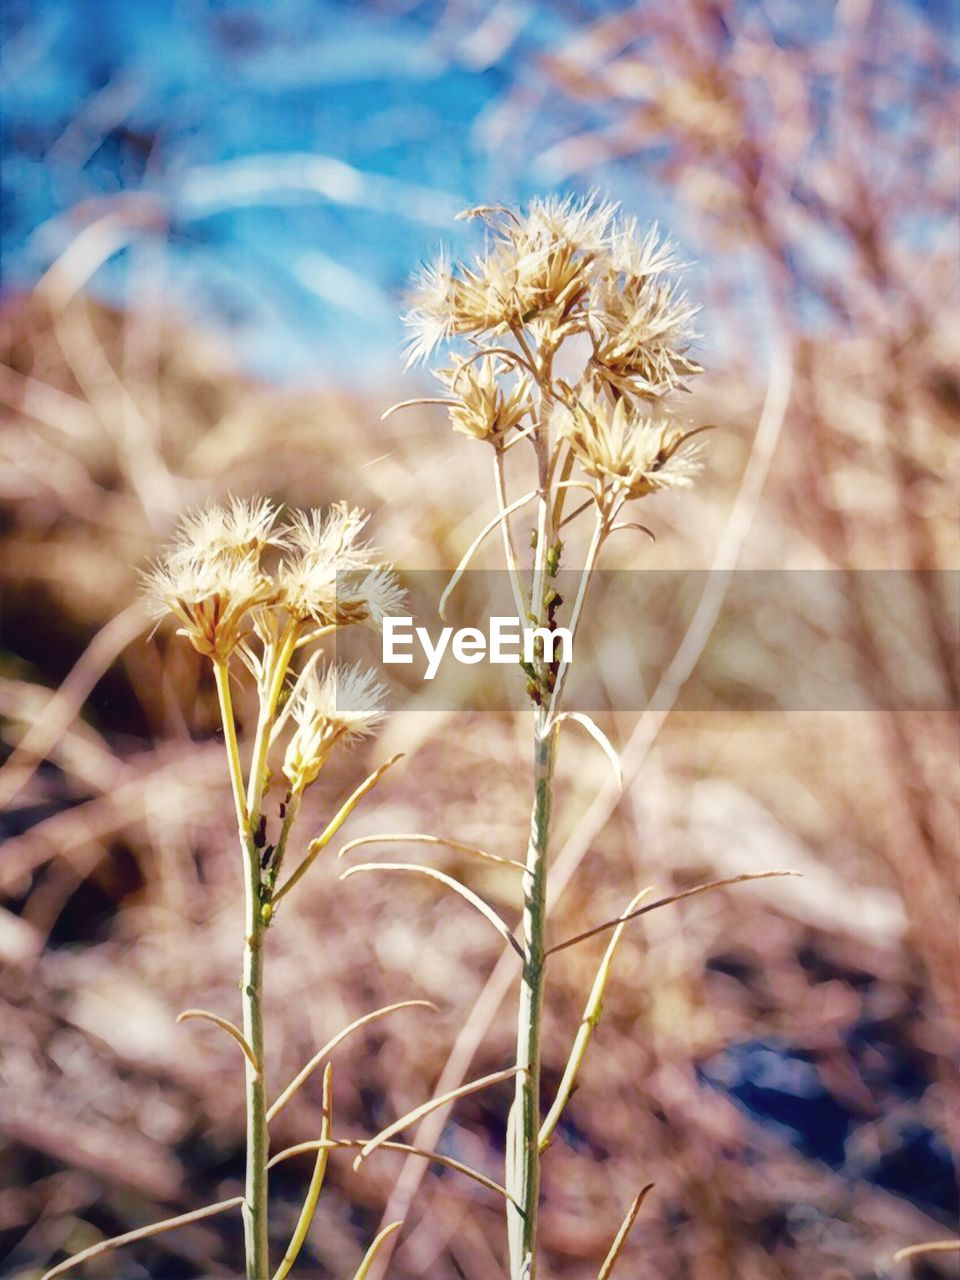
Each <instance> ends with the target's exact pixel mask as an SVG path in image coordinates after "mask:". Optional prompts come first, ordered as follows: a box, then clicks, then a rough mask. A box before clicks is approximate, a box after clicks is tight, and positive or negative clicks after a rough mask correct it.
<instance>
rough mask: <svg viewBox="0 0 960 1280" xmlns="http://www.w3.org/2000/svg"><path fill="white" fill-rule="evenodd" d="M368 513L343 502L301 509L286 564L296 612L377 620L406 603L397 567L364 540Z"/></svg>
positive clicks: (326, 622) (283, 577)
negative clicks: (392, 568) (323, 508)
mask: <svg viewBox="0 0 960 1280" xmlns="http://www.w3.org/2000/svg"><path fill="white" fill-rule="evenodd" d="M367 519H368V517H367V515H366V513H365V512H363V511H361V510H360V509H359V508H358V507H348V506H347V505H346V503H342V502H341V503H337V504H335V505H334V506H332V507H331V508H330V509H329V511H328V512H327V513H326V514H325V515H324V513H323V512H322V511H319V510H313V511H309V512H296V513H295V514H294V516H293V518H292V520H291V523H290V526H289V528H288V529H287V540H288V543H289V546H290V554H289V555H288V557H287V558H286V559H285V560H284V562H283V564H282V565H281V567H280V572H279V579H280V584H281V586H282V589H283V602H284V605H285V607H286V609H287V610H288V612H289V613H290V614H292V615H293V617H295V618H299V619H306V618H313V620H314V621H315V622H317V623H318V624H319V625H320V626H331V625H333V624H336V625H340V626H343V625H347V624H349V623H354V622H371V623H372V624H373V625H377V626H379V625H380V623H381V622H382V620H383V616H384V614H385V613H389V612H390V611H391V609H392V608H393V607H394V606H395V605H398V604H399V603H400V600H401V598H402V597H401V593H400V589H399V587H398V586H397V583H396V579H395V577H394V576H393V574H392V572H391V571H390V570H389V569H388V568H387V566H385V565H383V564H378V558H379V552H378V551H377V550H376V549H375V548H374V547H371V546H370V545H369V544H368V543H365V542H362V541H361V540H360V535H361V534H362V532H363V528H364V526H365V525H366V523H367Z"/></svg>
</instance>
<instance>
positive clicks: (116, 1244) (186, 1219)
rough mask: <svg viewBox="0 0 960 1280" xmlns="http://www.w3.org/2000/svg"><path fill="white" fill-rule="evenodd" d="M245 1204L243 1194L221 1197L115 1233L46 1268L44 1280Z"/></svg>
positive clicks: (51, 1279) (42, 1279)
mask: <svg viewBox="0 0 960 1280" xmlns="http://www.w3.org/2000/svg"><path fill="white" fill-rule="evenodd" d="M242 1204H243V1196H234V1197H233V1199H231V1200H221V1201H219V1203H218V1204H208V1205H206V1206H205V1207H204V1208H203V1209H194V1210H193V1211H192V1212H191V1213H181V1214H178V1215H177V1217H176V1218H164V1219H163V1221H162V1222H152V1223H151V1224H150V1225H149V1226H148V1227H138V1228H137V1229H136V1231H127V1232H125V1233H124V1234H123V1235H122V1236H113V1237H112V1238H111V1239H110V1240H101V1241H100V1243H99V1244H94V1245H91V1246H90V1248H89V1249H83V1250H81V1252H80V1253H75V1254H74V1255H73V1257H72V1258H67V1259H66V1261H64V1262H59V1263H57V1265H56V1266H55V1267H51V1269H50V1270H49V1271H45V1272H44V1273H43V1276H42V1277H41V1280H54V1277H55V1276H62V1275H64V1274H65V1273H66V1272H67V1271H72V1270H73V1268H74V1267H79V1266H80V1264H81V1263H83V1262H89V1261H90V1260H91V1258H99V1257H100V1256H101V1254H104V1253H111V1252H112V1251H113V1250H114V1249H122V1248H123V1247H124V1245H128V1244H136V1243H137V1241H138V1240H149V1239H150V1238H151V1236H159V1235H163V1233H164V1232H165V1231H176V1229H177V1227H186V1226H189V1225H190V1223H191V1222H202V1221H203V1219H204V1218H212V1217H213V1216H214V1214H216V1213H225V1212H226V1210H227V1209H235V1208H237V1207H238V1206H239V1205H242Z"/></svg>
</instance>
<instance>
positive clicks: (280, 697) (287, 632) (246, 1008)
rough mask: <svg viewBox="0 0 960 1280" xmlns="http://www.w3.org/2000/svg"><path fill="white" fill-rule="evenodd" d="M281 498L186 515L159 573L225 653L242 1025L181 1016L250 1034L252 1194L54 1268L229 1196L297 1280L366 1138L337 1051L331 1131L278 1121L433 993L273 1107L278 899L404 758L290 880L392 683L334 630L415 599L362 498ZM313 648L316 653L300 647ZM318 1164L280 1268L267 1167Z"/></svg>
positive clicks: (207, 647)
mask: <svg viewBox="0 0 960 1280" xmlns="http://www.w3.org/2000/svg"><path fill="white" fill-rule="evenodd" d="M277 517H278V511H277V508H276V507H275V506H274V505H273V504H272V503H271V502H269V501H267V500H266V499H259V500H254V501H251V502H243V501H240V500H236V499H234V500H233V501H231V502H230V503H229V504H228V505H227V506H220V505H216V504H214V505H210V506H207V507H205V508H204V509H202V510H200V511H198V512H195V513H193V514H190V515H188V516H186V517H184V518H183V519H182V521H181V523H180V526H179V529H178V530H177V533H176V535H175V538H174V540H173V543H172V545H171V546H170V547H169V548H168V549H167V551H166V553H165V554H164V556H163V558H162V559H161V560H160V561H159V563H158V564H156V565H155V566H154V568H153V569H151V570H150V571H149V573H147V574H146V575H145V588H146V596H147V600H148V604H149V608H150V610H151V612H152V613H153V614H154V616H155V617H156V618H157V619H158V621H159V620H161V619H163V618H164V617H166V616H167V615H168V614H172V615H173V616H174V617H175V618H176V619H177V620H178V622H179V623H180V627H179V631H178V634H179V635H182V636H184V637H186V639H188V640H189V641H190V643H191V644H192V645H193V646H194V648H195V649H196V650H197V652H198V653H201V654H202V655H203V656H204V657H206V658H208V659H209V660H210V663H211V665H212V668H213V676H214V681H215V683H216V689H217V695H218V698H219V704H220V715H221V720H222V724H223V737H224V747H225V750H226V757H227V764H228V768H229V774H230V781H231V786H232V791H233V800H234V806H235V810H236V819H237V827H238V832H239V841H240V852H241V859H242V864H243V883H244V933H243V977H242V981H241V985H240V990H241V1004H242V1024H241V1026H237V1025H236V1024H235V1023H233V1022H231V1021H229V1020H228V1019H226V1018H223V1017H220V1016H219V1015H217V1014H213V1013H208V1012H207V1011H205V1010H201V1009H188V1010H187V1011H186V1012H185V1013H182V1014H181V1015H180V1020H184V1019H189V1018H202V1019H206V1020H208V1021H210V1022H212V1023H214V1024H216V1026H218V1027H220V1028H221V1029H222V1030H223V1031H225V1032H227V1034H228V1035H230V1036H231V1037H232V1038H233V1039H234V1040H235V1041H236V1043H237V1044H238V1045H239V1046H240V1049H241V1050H242V1052H243V1056H244V1059H245V1070H246V1139H247V1161H246V1185H245V1189H244V1194H243V1196H242V1197H238V1198H235V1199H232V1200H227V1201H223V1202H221V1203H220V1204H217V1205H210V1206H207V1207H206V1208H204V1209H200V1210H197V1211H194V1212H193V1213H188V1214H185V1215H182V1216H180V1217H177V1218H173V1219H168V1220H166V1221H164V1222H160V1223H155V1224H153V1225H152V1226H149V1227H144V1228H141V1229H140V1230H138V1231H134V1232H131V1233H129V1234H127V1235H125V1236H121V1237H118V1238H116V1239H114V1240H110V1241H105V1242H103V1243H101V1244H99V1245H96V1246H94V1248H93V1249H90V1250H86V1251H84V1252H83V1253H81V1254H77V1255H76V1256H74V1257H73V1258H70V1259H68V1260H67V1261H66V1262H63V1263H60V1264H59V1265H58V1266H56V1267H54V1268H53V1270H52V1271H50V1272H48V1273H47V1276H48V1277H52V1276H54V1275H58V1274H60V1273H61V1272H63V1271H66V1270H68V1269H70V1268H71V1267H73V1266H75V1265H77V1263H79V1262H81V1261H83V1260H84V1259H86V1258H89V1257H91V1256H93V1255H94V1254H99V1253H102V1252H104V1251H106V1250H108V1249H111V1248H116V1247H118V1246H119V1245H122V1244H128V1243H132V1242H134V1241H136V1240H138V1239H143V1238H146V1237H148V1236H152V1235H156V1234H158V1233H159V1232H161V1231H166V1230H171V1229H173V1228H175V1227H177V1226H181V1225H183V1224H185V1223H187V1222H190V1221H194V1220H196V1219H199V1218H204V1217H208V1216H210V1215H211V1214H214V1213H217V1212H220V1211H222V1210H225V1209H229V1208H234V1207H238V1206H239V1207H240V1209H241V1212H242V1216H243V1224H244V1238H245V1256H246V1267H245V1271H246V1277H247V1280H268V1277H269V1276H270V1275H271V1274H272V1275H273V1277H274V1280H283V1278H284V1277H285V1276H286V1275H287V1274H288V1273H289V1272H290V1270H291V1268H292V1267H293V1265H294V1263H295V1261H296V1259H297V1256H298V1254H299V1252H300V1249H301V1247H302V1245H303V1242H304V1240H305V1239H306V1235H307V1231H308V1229H309V1226H310V1223H311V1220H312V1218H313V1213H314V1210H315V1207H316V1204H317V1198H318V1195H319V1193H320V1189H321V1186H322V1183H323V1179H324V1173H325V1169H326V1162H327V1155H328V1152H329V1150H330V1149H331V1148H333V1147H337V1146H344V1147H350V1146H359V1145H362V1144H360V1143H359V1142H357V1141H351V1140H344V1139H340V1140H338V1139H335V1138H334V1137H333V1135H332V1116H331V1096H332V1082H331V1075H330V1064H329V1063H327V1065H326V1067H325V1071H324V1077H323V1115H324V1122H323V1132H322V1133H321V1136H320V1138H319V1140H316V1141H312V1142H307V1143H302V1144H299V1145H298V1146H296V1147H294V1148H291V1149H289V1150H288V1151H283V1152H280V1153H279V1154H277V1155H276V1156H274V1157H273V1160H270V1158H269V1139H268V1131H267V1126H268V1123H269V1122H270V1120H272V1119H273V1117H274V1116H275V1115H277V1114H278V1113H279V1112H280V1111H281V1110H282V1109H283V1107H285V1106H286V1104H287V1103H288V1102H289V1101H290V1099H291V1098H292V1097H293V1096H294V1094H295V1093H296V1092H297V1091H298V1090H299V1089H300V1087H301V1086H302V1085H303V1084H304V1082H305V1081H306V1080H307V1079H308V1078H309V1076H310V1075H311V1074H312V1073H313V1072H314V1071H315V1070H316V1069H317V1067H319V1066H320V1065H322V1064H323V1063H324V1062H325V1060H326V1059H327V1057H328V1056H329V1054H330V1052H331V1050H332V1049H333V1048H334V1047H336V1045H337V1044H339V1043H340V1042H341V1041H342V1039H343V1038H344V1037H345V1036H346V1035H348V1034H349V1033H350V1032H351V1031H353V1030H355V1029H357V1028H358V1027H360V1026H363V1025H366V1024H367V1023H369V1022H370V1021H371V1020H372V1019H375V1018H378V1017H381V1016H383V1015H385V1014H387V1013H390V1012H392V1011H394V1010H396V1009H400V1008H407V1007H410V1006H412V1005H428V1004H429V1002H428V1001H422V1000H411V1001H403V1002H401V1003H400V1004H394V1005H390V1006H387V1007H386V1008H384V1009H379V1010H376V1011H375V1012H374V1013H371V1014H367V1015H366V1016H365V1017H363V1018H360V1019H358V1020H357V1022H355V1023H353V1024H351V1026H350V1027H347V1028H346V1029H345V1030H344V1031H342V1032H340V1034H339V1035H338V1036H336V1037H334V1039H333V1040H331V1041H330V1043H329V1044H327V1045H325V1046H324V1047H323V1048H322V1049H321V1050H320V1052H319V1053H318V1054H316V1055H315V1056H314V1057H313V1058H312V1059H311V1060H310V1062H309V1063H307V1065H306V1066H305V1067H304V1068H303V1070H302V1071H301V1072H300V1073H299V1074H298V1075H297V1076H296V1078H295V1079H294V1080H293V1081H292V1082H291V1084H289V1085H288V1086H287V1088H286V1089H285V1090H284V1091H283V1092H282V1093H281V1094H279V1095H278V1097H277V1098H276V1099H275V1100H274V1101H273V1103H272V1104H270V1105H269V1106H268V1103H267V1091H266V1081H265V1073H264V1009H263V969H264V950H265V940H266V936H267V932H268V929H269V928H270V927H271V926H272V925H273V924H274V923H275V921H276V917H277V907H278V905H279V904H280V902H281V901H282V900H283V898H284V897H285V896H286V895H287V893H289V892H290V890H291V889H292V888H293V886H294V885H295V884H297V882H298V881H299V880H300V879H301V877H302V876H303V875H304V874H305V872H306V871H307V870H308V868H309V867H310V865H311V864H312V863H313V861H314V859H315V858H316V857H317V855H318V854H319V852H320V851H321V850H322V849H323V848H325V846H326V845H327V844H328V843H329V842H330V840H331V839H332V838H333V836H334V835H335V834H336V832H337V831H338V830H339V829H340V827H341V826H342V824H343V823H344V822H345V821H346V819H347V818H348V817H349V816H350V814H351V813H352V812H353V811H354V809H355V808H356V807H357V805H358V804H359V803H360V802H361V801H362V800H363V798H364V797H365V796H366V795H367V794H368V793H369V792H370V791H371V790H372V789H373V787H375V786H376V784H377V782H378V781H379V779H380V778H381V777H382V776H383V774H384V773H385V772H386V770H387V769H389V768H390V767H391V765H393V764H394V763H395V761H396V760H397V759H399V757H398V756H395V757H393V759H391V760H388V761H387V762H386V764H384V765H382V766H381V767H380V768H379V769H377V770H375V771H374V772H373V773H371V774H370V775H369V777H367V778H366V780H365V781H364V782H362V783H361V784H360V786H358V787H357V788H356V790H355V791H354V792H353V794H352V795H351V796H350V797H349V798H348V799H347V800H346V801H345V803H344V804H343V805H342V806H341V807H340V808H339V809H338V811H337V812H336V813H335V814H334V815H333V817H332V818H331V819H330V821H329V822H328V824H327V826H326V827H325V828H324V829H323V830H322V831H321V832H320V834H319V835H317V836H315V837H314V838H313V839H311V840H310V841H309V842H308V843H307V845H306V851H305V853H304V854H303V856H302V858H301V860H300V862H299V864H298V865H297V866H296V868H295V869H294V870H293V871H292V872H291V873H290V874H289V875H288V876H287V877H286V879H282V878H281V872H282V871H283V870H284V869H285V868H284V862H285V857H286V854H287V850H288V847H289V845H290V842H291V839H292V837H293V835H294V831H295V827H296V823H297V819H298V816H299V812H300V805H301V800H302V798H303V795H304V792H305V791H306V789H307V788H308V787H310V786H311V785H312V784H313V783H314V782H316V780H317V778H318V776H319V774H320V772H321V770H322V768H323V766H324V764H325V763H326V762H327V760H328V759H329V758H330V756H331V754H332V753H333V752H334V751H336V750H337V749H338V748H339V747H341V746H342V745H345V744H346V743H349V742H350V741H351V740H354V739H356V738H359V737H361V736H363V735H365V734H368V733H369V732H370V731H371V729H372V728H373V727H374V725H375V724H376V722H377V721H378V720H379V719H380V717H381V715H382V713H383V690H382V688H381V686H380V685H379V684H378V683H377V681H376V680H375V678H374V677H373V676H372V675H371V674H370V673H366V672H363V671H360V670H359V669H349V670H345V671H344V670H338V669H337V668H336V667H334V666H333V665H327V666H326V667H323V668H322V667H321V660H322V649H321V648H320V647H319V646H320V642H322V641H323V640H324V638H325V637H328V636H330V635H332V634H333V633H334V632H335V631H336V630H337V629H338V628H340V627H345V626H351V625H372V626H377V625H378V624H379V622H380V621H381V619H382V617H383V614H384V611H386V610H389V609H391V608H394V607H395V606H396V605H397V604H398V603H399V600H400V598H401V594H400V592H399V588H398V586H397V583H396V579H395V577H394V575H393V573H392V571H391V570H390V569H389V568H388V566H386V565H385V564H383V563H382V561H381V558H380V556H379V553H378V552H376V551H375V549H373V548H372V547H371V546H369V545H368V544H366V543H365V542H364V541H363V540H362V536H361V535H362V532H363V528H364V525H365V523H366V516H365V515H364V513H363V512H362V511H359V510H357V509H351V508H350V507H348V506H347V505H346V504H338V505H336V506H334V507H332V508H331V509H330V510H329V511H328V512H327V513H326V514H325V515H324V514H323V513H321V512H320V511H310V512H295V513H294V514H293V515H292V516H291V517H290V519H289V520H287V522H286V523H285V524H282V525H280V524H278V519H277ZM303 654H307V657H306V660H305V661H304V662H302V663H301V662H299V661H298V660H299V658H300V657H301V656H302V655H303ZM234 680H241V681H250V682H252V683H253V685H254V687H255V689H256V694H257V700H258V716H257V723H256V732H255V736H254V741H253V750H252V756H251V759H250V763H249V768H248V769H247V770H246V772H245V771H244V767H243V761H242V759H241V751H240V745H239V741H238V734H237V724H236V720H235V717H234V710H233V699H232V691H231V683H232V682H233V681H234ZM282 739H286V748H285V751H284V752H283V755H282V764H281V766H280V771H279V772H280V775H281V777H282V780H283V784H282V785H283V795H282V799H280V800H279V803H278V804H275V805H271V806H270V808H271V810H272V811H271V812H268V805H267V793H268V788H269V786H270V783H271V781H272V778H273V773H272V770H271V764H270V758H271V753H272V752H273V753H275V754H276V756H277V757H278V758H280V746H281V740H282ZM307 1150H309V1151H314V1152H316V1163H315V1167H314V1172H313V1176H312V1178H311V1181H310V1185H309V1189H308V1191H307V1195H306V1198H305V1201H304V1205H303V1209H302V1211H301V1213H300V1216H299V1220H298V1222H297V1225H296V1228H295V1230H294V1233H293V1237H292V1239H291V1241H290V1244H289V1246H288V1248H287V1250H286V1252H285V1254H284V1257H283V1259H282V1261H281V1262H280V1264H279V1266H278V1267H277V1268H276V1270H275V1271H273V1272H272V1273H271V1269H270V1263H269V1257H268V1231H267V1227H268V1223H267V1208H268V1205H267V1178H268V1174H267V1170H268V1167H269V1165H270V1164H273V1163H276V1162H278V1161H281V1160H285V1159H287V1158H288V1157H290V1156H292V1155H295V1154H299V1153H301V1152H303V1151H307ZM396 1226H399V1223H397V1224H394V1226H393V1227H391V1228H389V1229H388V1230H387V1231H386V1232H382V1233H381V1235H380V1236H378V1237H377V1239H376V1240H375V1241H374V1243H373V1244H372V1245H371V1248H370V1250H369V1251H368V1254H367V1257H366V1259H365V1260H364V1262H363V1264H362V1265H361V1268H360V1270H359V1271H358V1272H357V1276H358V1277H362V1276H365V1275H366V1274H367V1271H368V1270H369V1267H370V1265H371V1263H372V1260H373V1257H374V1256H375V1254H376V1252H377V1250H378V1249H379V1247H380V1245H381V1244H382V1242H383V1240H384V1239H385V1238H386V1236H387V1235H389V1233H390V1230H393V1229H395V1227H396Z"/></svg>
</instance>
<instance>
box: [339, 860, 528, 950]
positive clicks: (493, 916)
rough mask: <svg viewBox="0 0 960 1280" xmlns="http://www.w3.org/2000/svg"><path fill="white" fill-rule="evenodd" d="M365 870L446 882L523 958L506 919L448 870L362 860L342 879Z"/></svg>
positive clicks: (402, 863) (411, 864) (346, 872)
mask: <svg viewBox="0 0 960 1280" xmlns="http://www.w3.org/2000/svg"><path fill="white" fill-rule="evenodd" d="M365 871H408V872H411V873H413V874H415V875H421V876H426V877H427V879H428V880H438V881H439V882H440V884H445V885H446V886H447V888H448V889H452V890H453V891H454V893H458V894H459V895H460V897H461V898H463V899H464V900H465V901H466V902H469V903H470V905H471V906H472V907H475V908H476V910H477V911H479V912H480V914H481V915H482V916H483V918H484V919H485V920H489V921H490V923H491V924H492V925H493V927H494V928H495V929H496V931H497V933H499V934H500V936H501V938H503V939H504V940H505V941H506V942H508V943H509V944H510V946H511V947H512V948H513V949H514V951H515V952H516V953H517V955H518V956H519V957H520V958H521V960H522V959H523V948H522V947H521V946H520V943H519V942H518V941H517V940H516V938H515V937H514V936H513V934H512V933H511V931H510V928H509V926H508V925H507V923H506V921H505V920H503V919H502V918H501V917H500V916H498V915H497V913H496V911H494V909H493V907H491V906H490V904H489V903H488V902H484V900H483V899H482V898H481V897H479V896H478V895H477V894H475V893H474V892H473V890H472V889H468V888H467V886H466V885H465V884H461V883H460V881H459V880H455V879H454V878H453V876H448V875H447V874H446V872H444V871H437V869H436V868H435V867H421V866H418V865H417V863H415V862H361V863H358V864H357V866H355V867H350V868H349V870H347V871H344V873H343V874H342V875H341V877H340V879H341V880H349V878H350V877H351V876H355V875H360V874H361V873H362V872H365Z"/></svg>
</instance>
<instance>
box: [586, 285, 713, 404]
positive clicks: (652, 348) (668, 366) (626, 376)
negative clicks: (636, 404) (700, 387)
mask: <svg viewBox="0 0 960 1280" xmlns="http://www.w3.org/2000/svg"><path fill="white" fill-rule="evenodd" d="M696 314H697V308H696V307H694V306H693V305H691V304H690V303H689V302H688V301H687V299H686V296H685V295H684V294H682V293H681V292H679V291H678V289H677V288H676V286H675V285H674V284H672V283H671V282H669V281H662V280H659V279H658V278H657V276H656V275H639V276H634V275H629V276H627V277H626V278H625V279H623V278H621V276H620V275H619V274H614V273H613V272H611V273H610V274H609V275H606V276H604V277H603V278H602V279H601V280H600V281H599V282H598V283H597V285H596V287H595V291H594V297H593V301H592V307H591V329H592V331H593V334H594V355H593V360H592V368H593V370H594V372H595V373H596V374H597V376H599V377H600V378H602V379H603V380H604V381H606V382H608V383H610V385H611V386H613V387H615V388H616V389H617V390H618V391H619V392H620V393H621V394H628V395H629V394H633V395H639V396H643V397H645V398H648V399H654V398H659V397H661V396H663V395H665V394H666V393H667V392H669V391H673V390H674V389H675V388H677V387H679V386H681V385H682V382H683V379H684V378H685V377H690V376H692V375H693V374H697V373H700V372H701V366H700V365H699V364H697V362H696V361H695V360H693V359H692V358H691V357H690V356H689V355H688V354H687V351H688V348H689V345H690V343H691V341H692V340H693V336H694V335H693V331H692V328H691V321H692V320H693V318H694V316H695V315H696Z"/></svg>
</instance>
